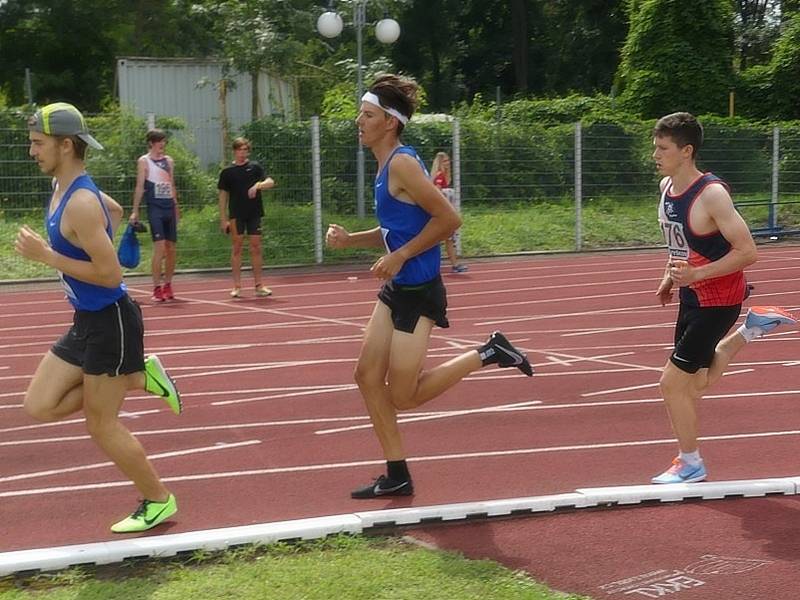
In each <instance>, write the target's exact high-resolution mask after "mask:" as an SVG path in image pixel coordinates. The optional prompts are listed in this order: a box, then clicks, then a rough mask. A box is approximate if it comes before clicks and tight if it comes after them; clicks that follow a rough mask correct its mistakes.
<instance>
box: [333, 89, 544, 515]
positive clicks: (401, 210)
mask: <svg viewBox="0 0 800 600" xmlns="http://www.w3.org/2000/svg"><path fill="white" fill-rule="evenodd" d="M416 95H417V84H416V83H415V82H414V81H413V80H410V79H406V78H402V77H398V76H396V75H385V76H382V77H380V78H379V79H378V80H377V81H375V83H374V84H373V85H372V87H370V89H369V91H368V92H367V93H366V94H364V97H363V98H362V101H361V108H360V112H359V115H358V118H357V119H356V124H357V125H358V131H359V135H360V136H361V141H362V143H363V144H364V145H365V146H368V147H369V148H370V149H371V150H372V153H373V154H374V155H375V158H376V159H377V161H378V176H377V178H376V180H375V214H376V216H377V217H378V222H379V224H380V225H379V227H376V228H374V229H370V230H367V231H359V232H355V233H349V232H348V231H347V230H345V229H344V228H343V227H341V226H340V225H337V224H335V223H333V224H331V225H330V226H329V228H328V232H327V235H326V241H327V243H328V245H329V246H330V247H332V248H348V247H362V248H365V247H383V248H384V249H385V250H386V254H384V255H383V256H381V257H380V258H379V259H378V260H377V261H375V263H374V264H373V265H372V268H371V271H372V274H373V275H374V276H375V277H376V278H378V279H380V280H382V281H383V282H384V284H383V287H382V288H381V290H380V292H379V293H378V302H377V303H376V304H375V308H374V310H373V313H372V317H371V318H370V320H369V323H368V324H367V328H366V332H365V334H364V340H363V343H362V347H361V353H360V355H359V358H358V364H357V366H356V372H355V379H356V383H357V384H358V387H359V390H360V391H361V395H362V396H363V397H364V402H365V403H366V405H367V411H368V412H369V415H370V419H371V421H372V427H373V429H374V431H375V435H376V436H377V437H378V441H379V442H380V444H381V446H382V449H383V453H384V456H385V458H386V474H385V475H381V476H380V477H378V478H377V479H376V480H375V481H373V482H371V483H370V484H368V485H366V486H364V487H360V488H358V489H356V490H353V492H351V494H350V495H351V497H353V498H359V499H360V498H378V497H382V496H409V495H411V494H413V493H414V486H413V483H412V481H411V474H410V473H409V470H408V465H407V464H406V453H405V449H404V448H403V440H402V438H401V436H400V432H399V430H398V427H397V411H398V410H408V409H411V408H416V407H418V406H420V405H422V404H424V403H426V402H428V401H429V400H432V399H433V398H436V397H437V396H439V395H440V394H441V393H442V392H444V391H445V390H447V389H449V388H450V387H452V386H453V385H455V384H456V383H458V382H459V381H460V380H461V379H463V378H464V377H465V376H466V375H468V374H470V373H472V372H473V371H476V370H478V369H480V368H481V367H483V366H485V365H488V364H497V365H498V366H500V367H517V368H518V369H520V370H521V371H522V372H523V373H525V374H526V375H532V374H533V370H532V368H531V366H530V363H528V359H527V358H526V356H525V355H524V354H523V353H522V352H520V351H519V350H517V349H516V348H514V346H512V345H511V344H510V343H509V341H508V340H507V339H506V338H505V336H503V334H501V333H499V332H495V333H493V334H492V335H491V336H490V337H489V340H488V341H487V342H486V343H485V344H484V345H483V346H481V347H479V348H477V349H475V350H470V351H469V352H465V353H464V354H462V355H461V356H458V357H456V358H454V359H452V360H449V361H447V362H446V363H444V364H441V365H439V366H437V367H434V368H432V369H427V370H423V363H424V361H425V355H426V353H427V348H428V340H429V338H430V335H431V331H432V329H433V326H434V325H438V326H439V327H448V326H449V323H448V321H447V294H446V291H445V287H444V283H443V282H442V277H441V275H440V273H439V269H440V262H441V253H440V250H439V244H440V243H441V242H442V240H444V239H446V238H447V237H448V236H450V235H451V234H452V233H453V231H455V230H456V229H457V228H458V226H459V225H460V224H461V219H460V217H459V216H458V213H456V212H455V210H454V209H453V207H452V206H451V205H450V203H449V202H448V201H447V200H446V199H445V197H444V196H443V195H442V194H441V192H440V191H439V190H438V189H437V188H436V186H434V185H433V183H432V182H431V180H430V177H429V176H428V172H427V170H426V169H425V165H424V164H423V163H422V161H421V160H420V158H419V156H417V153H416V152H415V151H414V149H413V148H411V147H409V146H403V145H402V144H401V143H400V139H399V137H400V134H401V133H402V131H403V128H404V126H405V124H406V123H407V122H408V120H409V119H410V118H411V115H412V114H413V112H414V108H415V107H416V104H417V98H416Z"/></svg>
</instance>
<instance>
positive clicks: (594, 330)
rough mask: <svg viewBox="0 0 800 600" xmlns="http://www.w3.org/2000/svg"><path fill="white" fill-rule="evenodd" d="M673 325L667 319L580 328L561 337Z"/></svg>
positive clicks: (670, 326) (673, 324)
mask: <svg viewBox="0 0 800 600" xmlns="http://www.w3.org/2000/svg"><path fill="white" fill-rule="evenodd" d="M667 327H669V328H672V327H675V323H674V322H672V321H667V322H666V323H652V324H647V325H629V326H626V327H596V328H592V329H580V330H578V331H573V332H572V333H562V334H561V337H579V336H582V335H603V334H606V333H618V332H620V331H635V330H640V329H663V328H667Z"/></svg>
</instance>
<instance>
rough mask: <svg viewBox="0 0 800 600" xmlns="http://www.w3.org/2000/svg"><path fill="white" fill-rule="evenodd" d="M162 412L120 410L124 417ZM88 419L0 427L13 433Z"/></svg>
mask: <svg viewBox="0 0 800 600" xmlns="http://www.w3.org/2000/svg"><path fill="white" fill-rule="evenodd" d="M157 412H161V411H160V410H158V409H151V410H140V411H137V412H120V414H119V416H120V417H123V418H137V417H139V416H141V415H150V414H153V413H157ZM85 420H86V419H84V418H83V417H81V418H79V419H64V420H63V421H48V422H47V423H34V424H32V425H20V426H18V427H6V428H4V429H0V433H11V432H12V431H26V430H29V429H43V428H45V427H57V426H59V425H74V424H75V423H83V422H84V421H85Z"/></svg>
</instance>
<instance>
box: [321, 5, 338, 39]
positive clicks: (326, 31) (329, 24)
mask: <svg viewBox="0 0 800 600" xmlns="http://www.w3.org/2000/svg"><path fill="white" fill-rule="evenodd" d="M342 26H343V24H342V17H340V16H339V13H336V12H333V11H328V12H324V13H322V14H321V15H320V16H319V19H317V31H319V33H320V35H322V36H323V37H326V38H335V37H336V36H337V35H339V34H340V33H342Z"/></svg>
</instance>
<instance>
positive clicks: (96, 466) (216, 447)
mask: <svg viewBox="0 0 800 600" xmlns="http://www.w3.org/2000/svg"><path fill="white" fill-rule="evenodd" d="M260 443H261V440H248V441H246V442H230V443H229V442H222V443H219V444H214V445H213V446H201V447H198V448H187V449H186V450H174V451H172V452H162V453H160V454H150V455H148V457H147V458H149V459H150V460H155V459H158V458H172V457H175V456H188V455H192V454H202V453H205V452H216V451H217V450H230V449H231V448H241V447H243V446H253V445H255V444H260ZM113 466H114V463H113V462H111V461H107V462H99V463H92V464H89V465H79V466H77V467H67V468H64V469H50V470H48V471H34V472H32V473H20V474H18V475H10V476H8V477H0V483H6V482H8V481H19V480H23V479H34V478H36V477H48V476H50V475H63V474H64V473H75V472H78V471H90V470H93V469H102V468H104V467H113Z"/></svg>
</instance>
